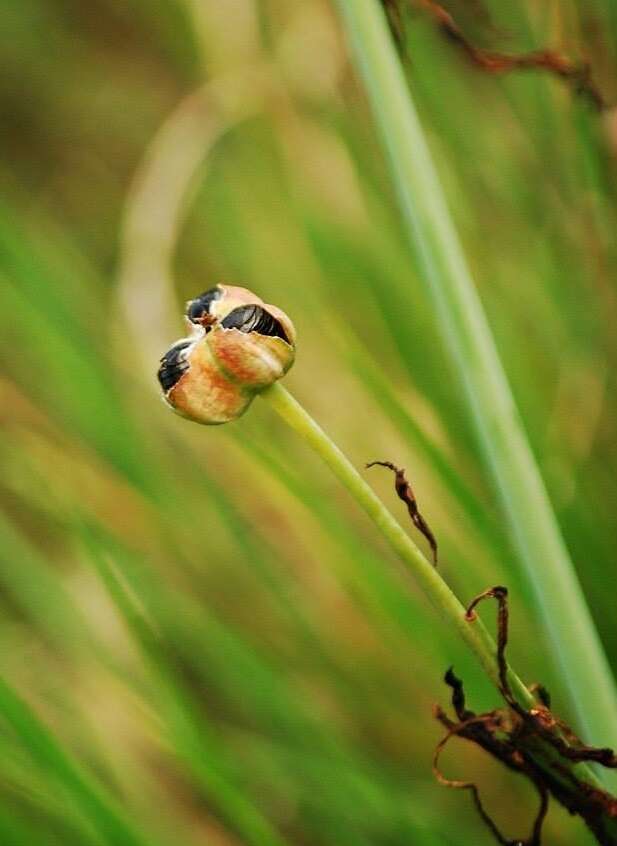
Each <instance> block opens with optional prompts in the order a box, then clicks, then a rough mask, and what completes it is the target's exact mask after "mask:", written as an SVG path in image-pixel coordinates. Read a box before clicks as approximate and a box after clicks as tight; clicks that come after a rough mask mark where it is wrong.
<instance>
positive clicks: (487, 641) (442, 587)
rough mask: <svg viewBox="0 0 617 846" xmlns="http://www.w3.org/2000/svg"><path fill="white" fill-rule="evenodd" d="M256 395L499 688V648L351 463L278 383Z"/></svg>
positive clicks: (580, 769) (527, 700) (525, 698)
mask: <svg viewBox="0 0 617 846" xmlns="http://www.w3.org/2000/svg"><path fill="white" fill-rule="evenodd" d="M260 396H261V397H262V398H263V399H265V400H266V402H267V403H268V404H269V405H270V406H271V407H272V408H273V409H274V410H275V411H276V412H277V413H278V414H279V415H280V417H282V419H283V420H284V421H285V422H286V423H287V424H288V425H289V426H290V427H291V428H292V429H293V430H294V431H295V432H297V434H298V435H300V437H301V438H303V439H304V440H305V441H306V442H307V443H308V444H309V446H311V447H312V448H313V449H314V450H315V452H316V453H317V454H318V455H319V456H320V457H321V458H322V459H323V460H324V461H325V463H326V464H327V465H328V467H329V468H330V470H332V472H333V473H334V475H335V476H336V477H337V479H338V480H339V481H340V482H341V483H342V484H343V485H344V487H346V488H347V490H348V491H349V493H350V494H351V496H352V497H353V498H354V499H355V500H356V502H357V503H358V505H360V507H361V508H362V509H364V511H365V512H366V513H367V514H368V516H369V517H370V518H371V520H372V521H373V523H374V524H375V525H376V526H377V528H378V529H379V531H380V532H381V534H382V535H383V537H384V538H385V539H386V541H387V543H388V545H389V546H390V547H391V548H392V549H393V550H394V552H395V553H396V554H397V555H398V557H399V558H400V559H401V560H402V561H403V563H404V564H405V566H406V567H407V569H408V570H409V571H410V573H411V574H412V575H413V577H414V578H415V580H416V581H417V582H418V584H419V585H420V586H421V587H422V589H423V590H424V592H425V593H426V595H427V596H428V598H429V599H430V600H431V602H432V603H433V605H434V606H435V608H436V609H437V610H438V611H439V612H440V613H441V615H442V617H443V618H444V619H445V620H446V622H448V623H450V624H451V625H453V626H454V628H455V629H456V630H457V631H458V632H459V634H460V635H461V637H462V638H463V640H464V641H465V642H466V643H467V645H468V646H469V647H470V648H471V649H472V651H473V652H474V653H475V655H476V658H477V659H478V661H479V662H480V664H481V665H482V667H483V669H484V671H485V672H486V674H487V675H488V677H489V678H490V679H491V681H492V682H493V684H495V686H496V687H497V688H499V675H498V670H497V661H496V655H497V647H496V645H495V641H494V640H493V638H492V637H491V635H490V634H489V633H488V631H487V630H486V628H485V626H484V624H483V623H482V621H481V620H480V619H479V618H478V619H476V620H475V622H473V623H469V622H467V620H466V619H465V608H464V607H463V605H462V604H461V602H460V601H459V600H458V599H457V598H456V596H455V595H454V593H453V592H452V591H451V590H450V588H449V587H448V585H447V584H446V583H445V581H444V580H443V579H442V577H441V576H440V574H439V572H438V570H437V569H436V568H435V567H434V566H433V565H432V564H431V563H430V562H429V561H428V559H427V558H425V556H424V555H423V554H422V552H421V551H420V549H419V548H418V547H417V546H416V544H415V543H414V542H413V540H412V539H411V538H410V536H409V535H408V534H407V532H405V531H404V529H403V528H402V526H401V525H400V524H399V523H398V521H397V520H396V519H395V518H394V517H393V515H392V514H391V513H390V511H389V510H388V509H387V508H386V506H385V505H384V504H383V502H382V501H381V500H380V499H379V497H378V496H377V495H376V494H375V493H374V491H373V490H372V488H370V487H369V485H368V484H367V483H366V482H365V481H364V479H363V478H362V477H361V476H360V474H359V473H358V471H357V470H356V469H355V467H354V466H353V465H352V464H351V462H350V461H349V459H348V458H347V457H346V456H345V455H344V454H343V453H342V452H341V450H340V449H339V448H338V447H337V445H336V444H335V443H334V442H333V441H332V440H331V439H330V438H329V437H328V435H327V434H326V433H325V432H324V430H323V429H322V428H321V426H319V424H318V423H316V422H315V420H313V418H312V417H311V416H310V414H309V413H308V412H307V411H306V410H305V409H304V408H303V407H302V406H301V405H300V403H299V402H298V401H297V400H296V399H294V397H293V396H292V395H291V394H290V393H289V391H288V390H287V389H286V388H284V387H283V386H282V385H281V384H280V382H275V384H274V385H272V386H271V387H269V388H266V390H265V391H263V392H262V393H261V394H260ZM508 680H509V682H510V687H511V689H512V692H513V693H514V695H515V696H516V698H517V700H518V701H519V702H520V704H521V705H523V706H524V707H526V708H529V707H531V706H533V705H534V704H535V703H534V699H533V697H532V696H531V694H530V693H529V691H528V689H527V688H526V687H525V685H524V684H523V682H522V681H521V679H520V678H519V677H518V676H517V675H516V673H515V672H514V671H513V670H512V669H511V668H509V670H508ZM575 769H576V772H577V774H578V775H579V776H580V777H581V778H583V779H584V780H586V781H587V782H588V783H589V784H592V785H594V786H598V781H597V779H596V777H595V775H594V774H593V773H592V772H591V770H590V769H589V768H588V767H587V766H586V765H578V766H577V767H576V768H575Z"/></svg>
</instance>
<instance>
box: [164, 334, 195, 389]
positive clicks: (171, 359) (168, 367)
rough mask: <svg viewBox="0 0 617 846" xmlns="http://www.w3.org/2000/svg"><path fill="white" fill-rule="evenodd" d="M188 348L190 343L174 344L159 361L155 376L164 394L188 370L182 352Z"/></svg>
mask: <svg viewBox="0 0 617 846" xmlns="http://www.w3.org/2000/svg"><path fill="white" fill-rule="evenodd" d="M190 346H191V342H190V341H181V342H180V343H179V344H174V345H173V347H172V348H171V349H169V350H167V352H166V353H165V355H164V356H163V358H162V359H161V366H160V367H159V371H158V373H157V376H158V380H159V382H160V383H161V388H162V389H163V390H164V391H165V393H167V391H170V390H171V389H172V388H173V386H174V385H175V384H176V382H177V381H178V380H179V379H180V377H181V376H182V374H183V373H185V372H186V371H187V370H188V369H189V363H188V361H186V360H185V358H184V351H185V350H186V348H187V347H190Z"/></svg>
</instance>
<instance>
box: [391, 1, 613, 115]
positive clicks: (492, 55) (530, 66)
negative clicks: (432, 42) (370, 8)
mask: <svg viewBox="0 0 617 846" xmlns="http://www.w3.org/2000/svg"><path fill="white" fill-rule="evenodd" d="M382 2H383V4H384V7H385V9H386V12H387V14H388V19H389V21H390V27H391V29H392V32H393V34H394V37H395V38H396V41H397V43H398V45H399V47H400V48H402V46H403V31H404V25H403V15H402V9H403V7H404V6H405V5H410V0H382ZM416 2H417V3H418V4H419V5H420V6H422V8H424V9H425V10H426V11H427V13H428V14H429V15H430V16H431V18H432V19H433V21H434V22H435V23H436V25H437V26H438V28H439V29H440V31H441V32H442V33H443V34H444V36H445V37H446V38H447V39H448V40H449V41H450V42H451V43H453V44H454V45H455V46H457V47H458V48H459V49H460V50H461V52H462V53H463V54H464V55H465V56H466V57H467V59H468V60H469V61H470V62H471V63H472V64H473V65H474V66H475V67H477V68H479V69H480V70H482V71H484V72H485V73H490V74H503V73H510V72H511V71H524V70H541V71H547V72H548V73H551V74H553V75H554V76H556V77H558V78H559V79H562V80H563V81H564V82H566V84H568V85H569V86H570V87H571V88H572V90H573V91H574V92H575V93H576V94H578V95H580V96H581V97H584V98H585V99H587V100H588V101H589V102H590V103H591V104H592V105H593V106H594V108H596V109H597V110H598V111H603V110H604V109H606V108H607V104H606V102H605V100H604V97H603V96H602V94H601V93H600V91H599V89H598V88H597V86H596V85H595V83H594V81H593V79H592V77H591V69H590V67H589V64H588V63H587V62H575V61H573V60H572V59H569V58H567V57H566V56H563V55H562V54H561V53H559V52H558V51H556V50H532V51H531V52H529V53H501V52H497V51H493V50H484V49H482V48H480V47H476V46H475V45H474V44H472V43H471V41H470V40H469V39H468V38H467V36H466V35H464V33H463V32H462V30H461V28H460V27H459V25H458V24H457V23H456V21H455V20H454V18H453V17H452V15H451V14H450V13H449V12H448V11H446V9H444V7H443V6H442V5H441V4H439V3H436V2H434V0H416Z"/></svg>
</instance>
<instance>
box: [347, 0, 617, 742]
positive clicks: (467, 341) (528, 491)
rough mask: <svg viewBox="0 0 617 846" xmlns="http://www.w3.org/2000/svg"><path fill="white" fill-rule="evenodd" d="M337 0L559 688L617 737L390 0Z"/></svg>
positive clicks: (609, 680)
mask: <svg viewBox="0 0 617 846" xmlns="http://www.w3.org/2000/svg"><path fill="white" fill-rule="evenodd" d="M337 2H338V5H339V7H340V10H341V13H342V17H343V19H344V21H345V23H346V26H347V30H348V32H349V35H350V38H351V41H352V44H353V47H354V51H355V56H356V60H357V63H358V65H359V68H360V71H361V74H362V77H363V79H364V83H365V85H366V89H367V93H368V97H369V100H370V103H371V106H372V109H373V112H374V115H375V119H376V122H377V125H378V128H379V131H380V134H381V139H382V143H383V146H384V147H385V149H386V150H387V152H388V157H389V163H390V168H391V171H392V176H393V181H394V184H395V187H396V190H397V192H398V199H399V203H400V206H401V210H402V212H403V215H404V223H405V226H406V230H407V234H408V237H409V240H410V242H411V243H412V245H413V246H414V248H415V249H416V251H417V253H418V255H419V258H420V261H421V266H422V268H423V272H424V276H425V278H426V279H427V281H428V283H429V286H430V290H431V293H432V296H433V300H434V303H435V308H436V313H437V317H438V321H439V326H440V329H441V332H442V335H443V337H444V339H445V341H446V344H447V346H448V349H449V351H450V354H451V356H452V358H453V360H454V362H455V364H456V366H457V368H458V372H459V376H460V379H461V382H462V384H463V385H464V388H465V394H466V398H467V402H468V406H469V409H470V411H471V415H472V418H473V421H474V424H475V427H476V431H477V434H478V440H479V443H480V445H481V447H482V450H483V453H484V456H485V459H486V462H487V465H488V467H489V468H490V470H491V472H492V475H493V477H494V481H495V485H496V488H497V490H498V491H499V494H500V497H501V501H502V504H503V508H504V513H505V515H506V518H507V520H508V523H509V527H510V530H511V534H512V536H513V539H514V543H515V547H516V550H517V553H518V557H519V559H520V561H521V562H522V564H523V567H524V571H525V573H526V576H527V579H528V581H529V583H530V584H531V586H532V588H533V591H532V593H533V595H534V599H535V602H536V606H537V611H538V616H539V618H540V620H541V622H542V624H543V626H544V628H545V631H546V634H547V636H548V639H549V641H550V643H551V644H552V647H553V650H554V653H555V655H556V658H557V661H558V666H559V670H560V674H559V675H558V676H557V680H558V681H559V682H560V683H561V684H562V686H564V682H565V688H566V690H565V691H563V693H564V695H565V696H566V697H567V699H568V700H569V703H570V705H571V706H572V708H573V711H574V713H575V715H576V718H577V721H578V723H579V726H580V727H581V728H582V729H583V731H584V733H585V735H586V736H587V738H588V740H589V741H590V742H592V743H597V744H601V745H611V746H613V747H615V746H617V691H616V689H615V685H614V680H613V676H612V673H611V669H610V666H609V664H608V662H607V660H606V656H605V654H604V651H603V648H602V645H601V643H600V640H599V638H598V634H597V632H596V629H595V625H594V622H593V620H592V618H591V615H590V612H589V609H588V607H587V604H586V601H585V598H584V595H583V593H582V590H581V587H580V584H579V582H578V579H577V576H576V573H575V571H574V567H573V565H572V562H571V560H570V557H569V555H568V552H567V549H566V547H565V544H564V542H563V539H562V536H561V532H560V529H559V526H558V524H557V520H556V518H555V514H554V512H553V510H552V506H551V503H550V501H549V498H548V495H547V492H546V489H545V487H544V483H543V481H542V478H541V476H540V472H539V469H538V466H537V464H536V462H535V459H534V456H533V454H532V452H531V449H530V446H529V443H528V441H527V438H526V435H525V432H524V429H523V426H522V423H521V420H520V417H519V415H518V412H517V409H516V406H515V403H514V399H513V396H512V392H511V389H510V386H509V384H508V380H507V377H506V375H505V372H504V370H503V366H502V364H501V361H500V359H499V355H498V352H497V349H496V346H495V342H494V340H493V337H492V334H491V331H490V328H489V325H488V322H487V320H486V316H485V314H484V310H483V308H482V304H481V302H480V298H479V296H478V293H477V291H476V288H475V285H474V282H473V279H472V277H471V274H470V271H469V268H468V266H467V263H466V260H465V256H464V254H463V250H462V247H461V244H460V242H459V238H458V235H457V232H456V230H455V227H454V224H453V222H452V219H451V217H450V213H449V210H448V208H447V204H446V200H445V196H444V192H443V189H442V186H441V183H440V180H439V177H438V175H437V171H436V168H435V165H434V163H433V160H432V156H431V153H430V150H429V147H428V144H427V141H426V138H425V135H424V131H423V129H422V125H421V123H420V120H419V118H418V115H417V113H416V110H415V107H414V104H413V100H412V98H411V94H410V92H409V89H408V86H407V84H406V81H405V78H404V75H403V72H402V69H401V65H400V62H399V60H398V57H397V55H396V51H395V48H394V45H393V43H392V39H391V37H390V33H389V32H388V27H387V23H386V20H385V16H384V13H383V9H382V8H381V7H380V5H379V3H378V2H377V0H337ZM561 679H563V680H564V682H561ZM558 693H561V691H558Z"/></svg>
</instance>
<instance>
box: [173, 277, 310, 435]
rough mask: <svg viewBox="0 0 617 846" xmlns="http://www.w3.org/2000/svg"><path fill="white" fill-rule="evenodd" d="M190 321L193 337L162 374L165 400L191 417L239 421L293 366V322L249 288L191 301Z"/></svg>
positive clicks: (223, 289) (176, 349) (177, 348)
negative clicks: (254, 398)
mask: <svg viewBox="0 0 617 846" xmlns="http://www.w3.org/2000/svg"><path fill="white" fill-rule="evenodd" d="M185 316H186V319H187V322H188V323H189V324H190V326H191V329H192V332H193V335H192V337H191V338H187V339H184V340H181V341H177V342H176V343H175V344H174V345H173V346H172V347H171V349H170V350H169V351H168V352H167V353H165V355H164V356H163V358H162V359H161V365H160V368H159V372H158V378H159V382H160V384H161V388H162V389H163V396H164V399H165V400H166V402H167V403H168V404H169V405H170V406H171V407H172V408H173V409H174V410H175V411H177V412H178V413H179V414H182V415H183V416H185V417H188V418H190V419H192V420H196V421H197V422H199V423H206V424H217V423H227V422H228V421H230V420H234V419H235V418H237V417H239V416H240V415H241V414H243V413H244V411H246V409H247V408H248V406H249V405H250V403H251V401H252V400H253V397H254V396H255V395H256V394H257V393H259V391H261V390H263V389H264V388H266V387H267V386H268V385H271V384H273V383H274V382H276V381H277V379H280V378H281V376H283V375H284V374H285V373H286V372H287V370H289V368H290V367H291V365H292V364H293V361H294V356H295V341H296V333H295V328H294V326H293V323H292V322H291V320H290V319H289V318H288V317H287V315H286V314H285V313H284V312H282V311H281V310H280V309H278V308H276V306H271V305H268V304H266V303H264V302H263V300H261V299H259V297H257V296H255V294H253V293H252V292H251V291H249V290H247V289H246V288H238V287H235V286H227V285H218V286H216V287H215V288H212V289H210V290H209V291H205V292H204V293H203V294H200V295H199V296H198V297H196V298H195V299H193V300H190V301H189V302H188V303H187V308H186V313H185Z"/></svg>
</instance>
